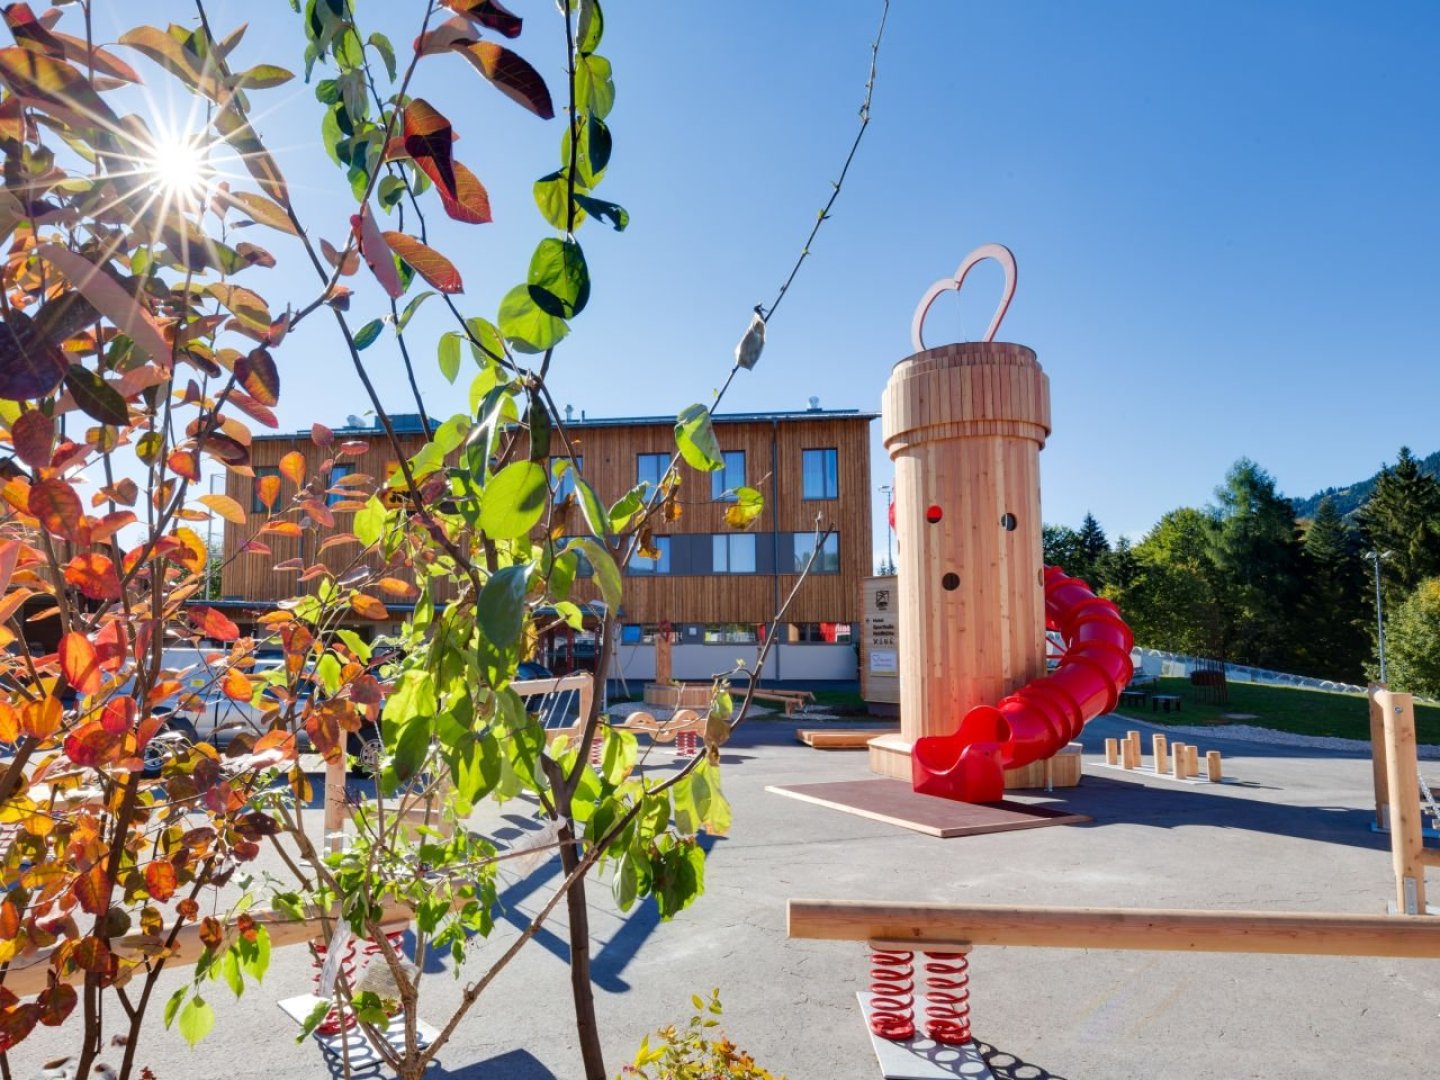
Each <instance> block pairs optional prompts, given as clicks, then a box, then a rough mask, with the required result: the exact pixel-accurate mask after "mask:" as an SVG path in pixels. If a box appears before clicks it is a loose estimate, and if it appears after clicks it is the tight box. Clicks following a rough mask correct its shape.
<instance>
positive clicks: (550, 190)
mask: <svg viewBox="0 0 1440 1080" xmlns="http://www.w3.org/2000/svg"><path fill="white" fill-rule="evenodd" d="M568 177H569V173H568V172H567V170H565V169H559V170H557V171H555V172H552V173H547V174H546V175H545V176H542V177H541V178H540V179H539V180H536V181H535V186H534V188H533V189H532V190H533V192H534V195H535V205H536V206H537V207H539V208H540V216H541V217H543V218H544V219H545V220H546V221H548V222H549V223H550V225H551V226H552V227H553V228H556V229H559V230H560V231H561V232H565V231H568V229H569V227H570V214H569V200H570V183H569V179H568ZM575 202H576V204H577V205H578V204H579V202H580V199H579V190H578V188H577V191H576V199H575ZM583 217H584V212H583V211H577V212H576V218H575V224H576V225H577V226H578V225H579V224H580V221H581V219H582V218H583Z"/></svg>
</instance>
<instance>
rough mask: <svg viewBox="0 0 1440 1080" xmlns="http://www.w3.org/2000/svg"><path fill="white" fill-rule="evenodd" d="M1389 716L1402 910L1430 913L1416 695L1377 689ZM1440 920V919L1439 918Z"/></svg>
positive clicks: (1394, 846)
mask: <svg viewBox="0 0 1440 1080" xmlns="http://www.w3.org/2000/svg"><path fill="white" fill-rule="evenodd" d="M1375 700H1376V701H1377V702H1378V703H1379V704H1380V707H1381V710H1382V711H1383V713H1384V717H1385V765H1386V778H1387V781H1388V784H1387V786H1388V788H1389V791H1390V853H1391V857H1392V859H1393V861H1394V863H1395V904H1396V910H1397V911H1400V912H1403V913H1404V914H1406V915H1424V914H1425V863H1426V862H1427V861H1428V860H1427V859H1426V858H1425V834H1424V832H1423V831H1422V825H1421V820H1420V779H1419V776H1420V762H1419V758H1418V755H1417V752H1416V749H1415V701H1414V699H1413V698H1412V697H1411V696H1410V695H1409V694H1396V693H1391V692H1390V691H1389V690H1380V691H1378V692H1377V693H1376V694H1375ZM1437 921H1440V920H1437Z"/></svg>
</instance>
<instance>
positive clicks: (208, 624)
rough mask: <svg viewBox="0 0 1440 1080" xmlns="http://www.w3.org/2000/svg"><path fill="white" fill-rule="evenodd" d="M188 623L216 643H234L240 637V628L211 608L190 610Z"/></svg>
mask: <svg viewBox="0 0 1440 1080" xmlns="http://www.w3.org/2000/svg"><path fill="white" fill-rule="evenodd" d="M190 621H191V622H192V623H194V624H195V628H196V629H197V630H199V631H200V633H202V634H204V635H205V636H206V637H211V638H214V639H215V640H216V641H234V640H235V639H236V638H238V637H239V636H240V628H239V627H238V626H236V625H235V624H234V623H233V622H231V621H230V620H229V619H228V618H227V617H226V616H225V615H223V614H221V613H220V612H218V611H216V610H215V609H214V608H212V607H197V608H191V609H190Z"/></svg>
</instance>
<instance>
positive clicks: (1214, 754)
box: [1205, 750, 1220, 784]
mask: <svg viewBox="0 0 1440 1080" xmlns="http://www.w3.org/2000/svg"><path fill="white" fill-rule="evenodd" d="M1205 768H1206V769H1207V770H1209V773H1210V783H1212V784H1218V783H1220V751H1219V750H1209V751H1206V754H1205Z"/></svg>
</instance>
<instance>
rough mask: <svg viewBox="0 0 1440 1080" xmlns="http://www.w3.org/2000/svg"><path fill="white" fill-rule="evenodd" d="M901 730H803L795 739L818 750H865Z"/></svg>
mask: <svg viewBox="0 0 1440 1080" xmlns="http://www.w3.org/2000/svg"><path fill="white" fill-rule="evenodd" d="M899 730H900V729H899V728H895V727H887V728H801V729H800V730H798V731H796V732H795V738H796V739H798V740H799V741H800V742H802V743H804V744H805V745H806V746H809V747H812V748H813V749H816V750H864V749H865V748H866V747H867V746H869V744H870V740H871V739H874V738H876V737H878V736H880V735H894V734H896V733H897V732H899Z"/></svg>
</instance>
